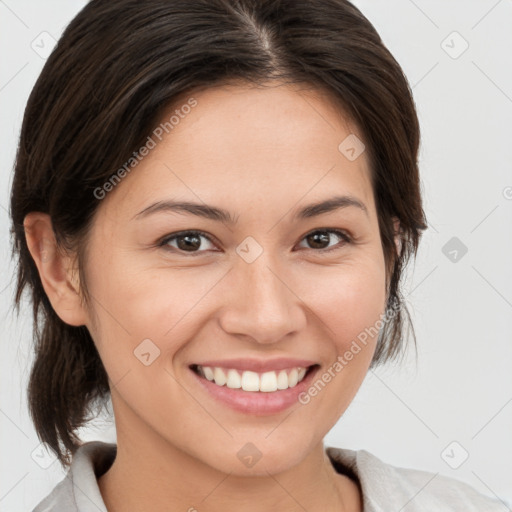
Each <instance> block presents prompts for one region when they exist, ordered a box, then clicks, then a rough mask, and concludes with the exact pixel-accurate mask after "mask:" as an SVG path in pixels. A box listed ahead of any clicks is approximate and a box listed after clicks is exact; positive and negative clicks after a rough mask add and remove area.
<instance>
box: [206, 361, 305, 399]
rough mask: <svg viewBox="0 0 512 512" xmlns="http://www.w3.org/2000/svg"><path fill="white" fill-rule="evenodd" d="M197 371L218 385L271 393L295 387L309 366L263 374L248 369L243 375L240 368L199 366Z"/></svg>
mask: <svg viewBox="0 0 512 512" xmlns="http://www.w3.org/2000/svg"><path fill="white" fill-rule="evenodd" d="M197 371H198V373H199V374H200V375H203V376H204V377H205V378H206V379H208V380H209V381H212V382H214V383H215V384H217V386H224V385H226V386H227V387H228V388H232V389H240V388H241V389H243V390H244V391H261V392H264V393H271V392H273V391H277V390H284V389H288V388H293V387H295V386H296V385H297V384H298V383H299V382H300V381H301V380H302V379H303V378H304V376H305V375H306V371H307V368H300V367H298V368H292V369H291V370H280V371H279V372H274V371H271V372H265V373H261V374H259V373H256V372H252V371H248V370H247V371H244V372H242V374H241V375H240V373H239V371H238V370H234V369H232V368H230V369H228V370H226V369H223V368H218V367H214V368H212V367H209V366H197Z"/></svg>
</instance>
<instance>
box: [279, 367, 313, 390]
mask: <svg viewBox="0 0 512 512" xmlns="http://www.w3.org/2000/svg"><path fill="white" fill-rule="evenodd" d="M304 373H306V372H304ZM277 389H288V375H287V374H286V372H285V371H284V370H281V371H280V372H279V375H278V376H277Z"/></svg>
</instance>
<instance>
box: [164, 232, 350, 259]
mask: <svg viewBox="0 0 512 512" xmlns="http://www.w3.org/2000/svg"><path fill="white" fill-rule="evenodd" d="M315 233H333V234H335V235H337V236H338V237H339V238H341V239H342V240H343V242H344V244H343V245H345V244H350V243H353V239H352V237H350V236H349V235H348V233H346V232H345V231H341V230H339V229H329V228H318V229H315V230H313V231H310V232H309V233H306V234H305V235H304V236H303V237H302V238H301V240H300V241H302V240H304V239H305V238H307V237H308V236H310V235H313V234H315ZM190 234H194V235H201V236H203V237H204V238H206V239H207V240H208V241H209V242H211V243H212V244H214V245H215V242H214V241H213V240H212V238H211V237H210V236H209V235H208V234H207V233H205V232H204V231H200V230H189V231H180V232H178V233H173V234H172V235H169V236H166V237H164V238H162V239H161V240H160V241H159V242H158V243H157V247H162V248H163V249H165V250H168V251H170V252H177V253H179V254H186V255H187V256H192V257H193V256H199V255H201V254H202V253H203V252H205V251H204V250H203V251H190V252H188V251H183V250H181V249H178V248H176V247H166V246H167V244H168V243H169V242H171V241H172V240H175V239H176V238H179V237H181V236H185V235H190ZM343 245H342V246H339V247H336V246H333V247H329V248H325V249H313V248H309V247H307V248H306V249H310V250H312V251H314V252H320V253H330V252H332V251H336V250H339V249H341V247H343Z"/></svg>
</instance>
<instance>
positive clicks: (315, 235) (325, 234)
mask: <svg viewBox="0 0 512 512" xmlns="http://www.w3.org/2000/svg"><path fill="white" fill-rule="evenodd" d="M333 234H334V235H336V237H337V238H338V239H341V240H342V242H343V243H341V245H340V244H337V245H339V247H336V245H334V246H330V247H329V242H330V240H331V235H333ZM303 240H306V241H307V243H308V244H310V245H311V246H312V247H306V248H307V249H318V250H319V251H318V252H329V251H332V250H336V249H339V248H340V247H341V246H343V245H345V244H347V243H351V242H352V239H351V238H350V236H349V235H348V234H347V233H345V232H344V231H340V230H338V229H316V230H315V231H311V233H308V234H307V235H306V236H305V237H304V238H303ZM326 244H327V246H326Z"/></svg>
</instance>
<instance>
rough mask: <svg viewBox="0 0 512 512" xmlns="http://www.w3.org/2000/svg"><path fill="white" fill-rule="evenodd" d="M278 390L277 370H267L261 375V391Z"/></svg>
mask: <svg viewBox="0 0 512 512" xmlns="http://www.w3.org/2000/svg"><path fill="white" fill-rule="evenodd" d="M276 390H277V376H276V372H266V373H264V374H263V375H262V376H261V377H260V391H264V392H266V393H269V392H270V391H276Z"/></svg>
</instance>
